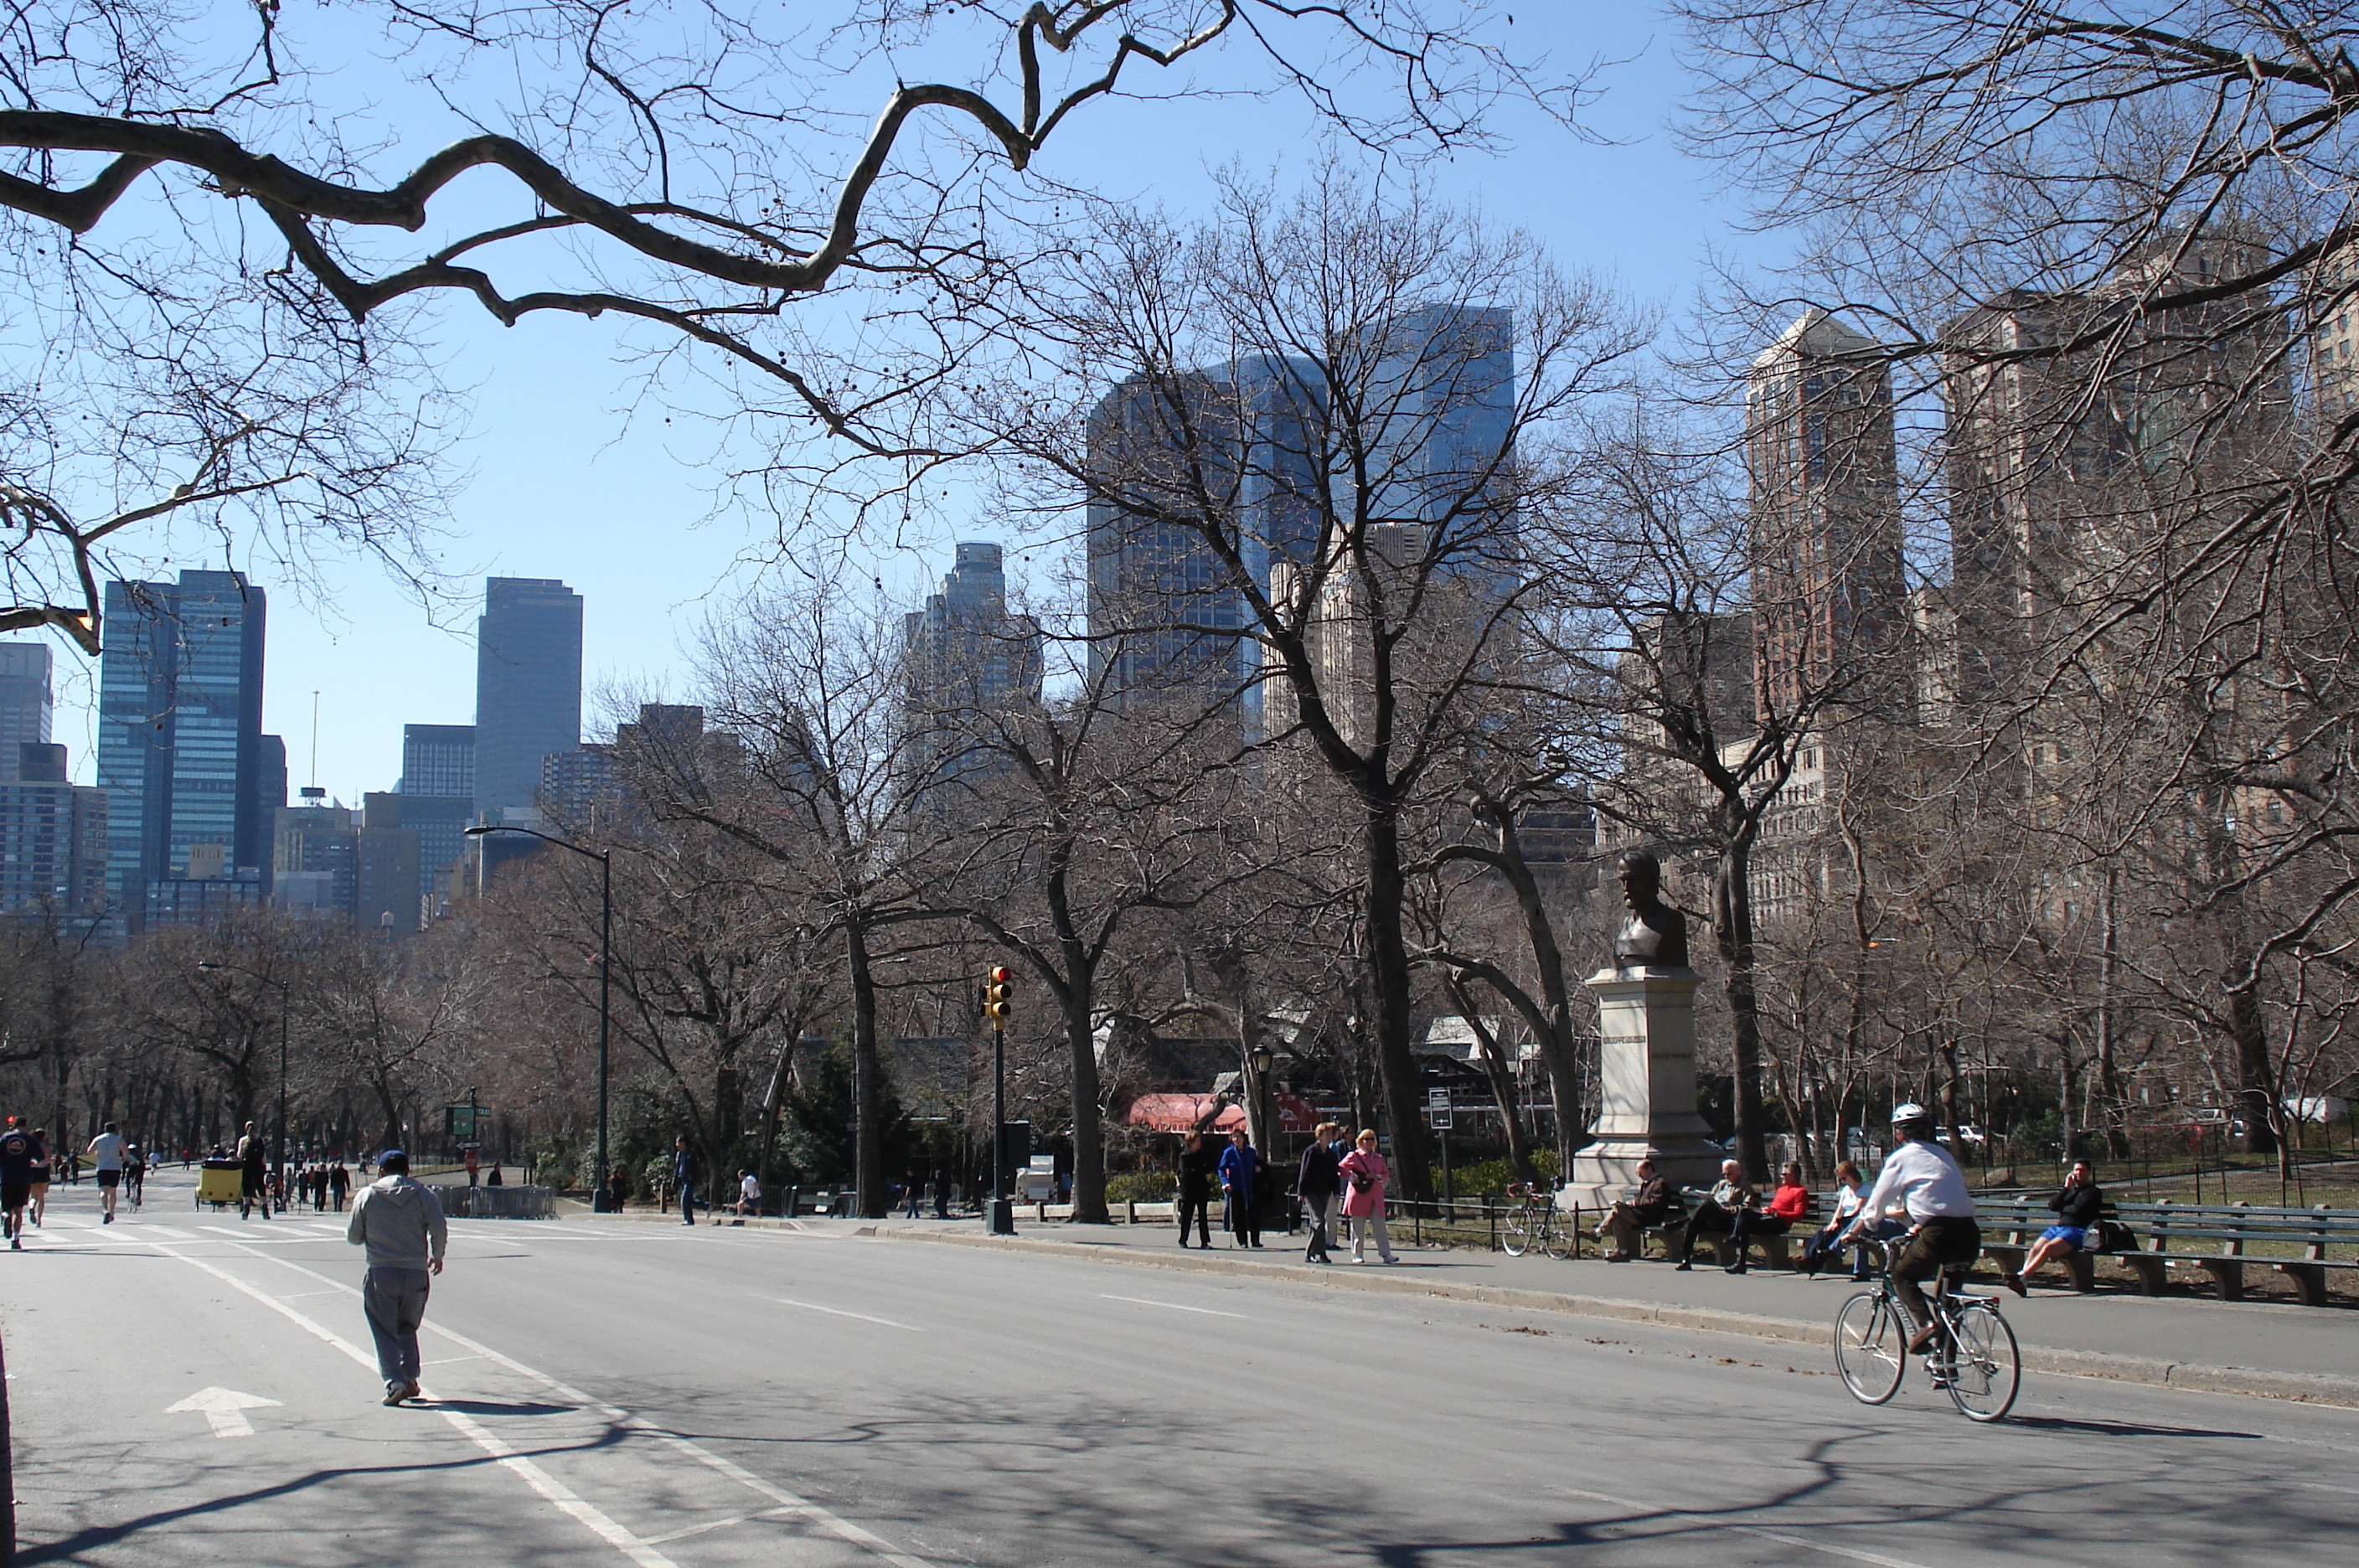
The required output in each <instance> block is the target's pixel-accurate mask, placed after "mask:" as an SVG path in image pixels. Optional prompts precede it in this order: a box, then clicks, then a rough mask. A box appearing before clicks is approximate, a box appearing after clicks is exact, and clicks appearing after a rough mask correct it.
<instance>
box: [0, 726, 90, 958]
mask: <svg viewBox="0 0 2359 1568" xmlns="http://www.w3.org/2000/svg"><path fill="white" fill-rule="evenodd" d="M105 905H106V791H105V790H103V789H91V788H89V787H87V786H82V785H74V784H69V783H67V782H66V748H65V747H64V746H52V745H49V744H48V743H47V742H42V741H20V742H18V743H17V745H16V768H15V769H14V771H13V774H12V776H11V777H10V778H8V779H5V780H0V914H5V915H22V914H31V913H36V912H39V913H47V914H51V915H74V916H86V915H92V914H96V913H98V912H100V911H101V910H103V909H104V908H105Z"/></svg>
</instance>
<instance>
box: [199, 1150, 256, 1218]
mask: <svg viewBox="0 0 2359 1568" xmlns="http://www.w3.org/2000/svg"><path fill="white" fill-rule="evenodd" d="M244 1197H245V1167H244V1166H243V1165H240V1164H239V1163H238V1162H237V1161H236V1160H206V1161H205V1163H204V1169H203V1170H201V1171H199V1172H198V1173H197V1207H199V1208H203V1207H204V1206H205V1205H206V1204H207V1203H211V1204H212V1206H213V1207H215V1208H217V1209H225V1208H227V1207H228V1206H229V1205H230V1204H232V1203H237V1202H238V1201H239V1200H241V1199H243V1198H244Z"/></svg>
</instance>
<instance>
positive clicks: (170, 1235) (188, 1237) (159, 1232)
mask: <svg viewBox="0 0 2359 1568" xmlns="http://www.w3.org/2000/svg"><path fill="white" fill-rule="evenodd" d="M139 1234H140V1235H141V1236H163V1237H164V1238H165V1239H167V1240H168V1241H194V1240H196V1239H197V1237H196V1233H195V1232H193V1231H185V1230H174V1229H173V1228H172V1227H171V1226H170V1225H141V1226H140V1227H139Z"/></svg>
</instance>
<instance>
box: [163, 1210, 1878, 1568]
mask: <svg viewBox="0 0 2359 1568" xmlns="http://www.w3.org/2000/svg"><path fill="white" fill-rule="evenodd" d="M171 1256H173V1257H179V1256H180V1255H179V1254H178V1253H174V1254H172V1255H171ZM255 1257H256V1258H260V1259H261V1260H262V1261H263V1262H265V1263H276V1264H277V1265H278V1267H280V1268H281V1269H293V1270H294V1271H295V1272H296V1273H298V1274H300V1275H302V1276H304V1277H305V1278H306V1279H317V1280H318V1281H320V1283H321V1284H322V1285H333V1286H335V1288H336V1289H337V1290H342V1291H343V1292H344V1293H345V1294H346V1295H349V1296H357V1295H359V1294H360V1292H359V1291H358V1290H353V1288H352V1287H351V1286H350V1285H345V1284H342V1283H339V1282H338V1281H336V1280H334V1279H329V1278H328V1277H327V1276H326V1275H325V1274H315V1273H313V1272H312V1271H311V1270H310V1269H306V1268H304V1267H303V1266H302V1265H301V1264H299V1263H290V1262H288V1260H287V1259H286V1258H272V1257H269V1256H267V1255H266V1254H263V1253H258V1252H257V1253H255ZM187 1261H189V1262H190V1263H196V1262H197V1260H196V1259H195V1258H189V1259H187ZM197 1266H198V1267H199V1268H203V1267H205V1266H204V1265H203V1264H201V1263H200V1264H198V1265H197ZM223 1278H225V1279H226V1278H229V1277H228V1276H226V1275H224V1276H223ZM232 1282H233V1283H235V1281H234V1280H233V1281H232ZM239 1289H241V1290H244V1289H245V1286H243V1285H241V1286H239ZM262 1299H265V1300H266V1299H267V1298H262ZM278 1310H279V1311H280V1312H286V1313H288V1315H289V1316H292V1317H296V1318H297V1319H298V1321H299V1322H301V1323H305V1324H306V1325H307V1326H311V1327H312V1331H313V1332H314V1333H325V1332H326V1331H325V1330H322V1329H320V1328H318V1327H317V1326H316V1325H312V1324H311V1323H310V1319H308V1318H303V1317H301V1315H300V1314H299V1313H297V1312H295V1311H294V1309H293V1308H291V1307H280V1308H279V1309H278ZM426 1332H427V1333H429V1334H440V1335H441V1336H442V1337H443V1338H444V1339H447V1340H449V1341H450V1342H451V1344H453V1345H459V1346H460V1347H462V1349H466V1350H472V1351H473V1352H474V1353H475V1354H476V1355H478V1356H482V1357H484V1359H485V1360H486V1361H491V1362H494V1363H496V1364H497V1365H499V1366H502V1367H506V1368H507V1369H508V1370H509V1371H511V1372H513V1373H515V1374H516V1376H517V1377H528V1378H530V1379H531V1380H532V1381H534V1382H536V1383H538V1384H539V1385H540V1386H541V1387H542V1388H547V1389H548V1390H549V1392H550V1393H553V1394H555V1395H557V1396H558V1397H559V1398H560V1399H571V1400H572V1401H573V1402H574V1403H575V1404H577V1405H580V1406H582V1408H583V1409H585V1410H595V1411H597V1412H598V1413H599V1414H600V1415H602V1416H604V1417H605V1418H606V1419H607V1420H608V1421H614V1422H616V1423H618V1424H620V1425H622V1426H625V1427H628V1428H629V1429H630V1430H631V1431H633V1432H645V1433H647V1435H648V1436H649V1437H652V1438H654V1439H655V1440H656V1441H657V1442H658V1443H662V1444H663V1445H664V1446H665V1447H667V1448H669V1449H670V1450H672V1451H673V1452H674V1453H676V1454H685V1455H687V1456H688V1457H689V1458H690V1459H693V1460H695V1461H696V1462H697V1463H698V1464H699V1465H703V1466H705V1467H706V1468H707V1469H710V1470H712V1471H715V1472H717V1473H719V1474H721V1475H726V1476H727V1477H728V1478H729V1479H731V1480H732V1481H734V1482H736V1483H737V1484H738V1485H739V1486H743V1487H745V1489H746V1490H748V1491H750V1492H753V1493H756V1494H757V1495H758V1496H761V1497H767V1498H769V1499H770V1501H771V1502H773V1503H776V1504H777V1508H775V1509H773V1510H771V1511H772V1512H774V1513H780V1514H794V1515H798V1516H799V1517H801V1518H803V1519H809V1520H810V1521H811V1522H812V1523H813V1524H815V1525H818V1526H819V1527H820V1528H821V1529H822V1530H827V1531H829V1532H831V1533H832V1534H833V1535H835V1536H836V1537H838V1538H839V1539H841V1540H843V1541H850V1542H851V1543H852V1544H853V1545H854V1546H857V1547H860V1548H862V1549H863V1550H864V1551H867V1552H874V1553H875V1555H877V1556H878V1557H881V1558H883V1559H884V1560H885V1561H886V1562H887V1563H892V1564H893V1568H936V1565H935V1564H933V1563H929V1562H927V1561H926V1560H925V1559H924V1558H922V1557H915V1556H912V1555H910V1554H909V1553H908V1552H903V1551H902V1550H901V1549H900V1548H898V1547H897V1546H895V1545H894V1544H893V1543H892V1542H891V1541H887V1540H886V1539H885V1538H884V1537H883V1536H881V1535H878V1534H877V1533H876V1532H875V1531H874V1530H864V1529H863V1528H862V1527H860V1526H859V1525H856V1524H854V1523H853V1522H852V1521H851V1520H850V1519H845V1518H843V1516H841V1515H839V1514H833V1513H830V1512H829V1511H828V1510H827V1509H825V1508H821V1507H820V1506H819V1505H818V1504H817V1503H814V1502H812V1501H811V1500H810V1498H808V1497H797V1496H796V1495H795V1494H794V1493H792V1492H789V1491H788V1490H787V1489H786V1488H785V1487H784V1486H774V1485H772V1484H771V1483H770V1482H768V1481H766V1480H764V1479H763V1478H762V1477H761V1476H759V1475H755V1474H754V1473H753V1472H752V1471H751V1470H748V1469H746V1468H745V1466H744V1465H740V1464H738V1463H737V1462H736V1461H735V1460H734V1459H728V1458H724V1457H723V1456H722V1455H721V1454H715V1453H713V1452H712V1450H711V1449H709V1448H706V1447H704V1446H703V1445H702V1444H701V1443H691V1442H690V1441H689V1440H688V1439H687V1438H684V1437H682V1436H680V1435H679V1433H678V1432H668V1431H666V1430H665V1429H664V1428H662V1427H659V1426H658V1425H656V1423H655V1422H653V1421H649V1420H647V1417H645V1416H643V1415H639V1414H636V1413H635V1412H633V1411H630V1410H624V1409H623V1408H622V1407H621V1406H619V1405H610V1404H607V1403H606V1402H605V1401H604V1400H603V1399H592V1398H591V1397H590V1396H589V1395H588V1394H585V1393H583V1392H582V1390H581V1389H579V1388H574V1387H573V1386H572V1385H571V1384H570V1383H560V1382H559V1381H558V1380H557V1379H556V1378H554V1377H550V1376H549V1374H548V1373H546V1372H543V1371H541V1370H539V1369H538V1367H527V1366H526V1365H525V1364H524V1363H523V1362H521V1361H518V1360H516V1358H515V1357H514V1356H503V1355H501V1354H500V1353H499V1352H498V1351H496V1350H494V1349H493V1348H492V1347H491V1346H490V1345H485V1344H484V1343H483V1342H481V1341H480V1340H473V1339H469V1338H468V1337H467V1336H466V1335H465V1334H461V1333H459V1332H458V1331H457V1330H456V1329H449V1328H444V1327H443V1326H442V1325H441V1324H440V1323H428V1324H427V1325H426ZM351 1354H353V1355H354V1356H358V1355H359V1352H358V1351H352V1352H351ZM370 1365H371V1366H374V1365H375V1363H374V1362H371V1363H370ZM1912 1568H1913V1565H1912Z"/></svg>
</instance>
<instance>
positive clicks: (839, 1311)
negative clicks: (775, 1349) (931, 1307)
mask: <svg viewBox="0 0 2359 1568" xmlns="http://www.w3.org/2000/svg"><path fill="white" fill-rule="evenodd" d="M769 1300H771V1301H776V1302H777V1303H778V1305H780V1306H782V1307H800V1308H802V1310H803V1311H805V1312H825V1313H826V1314H827V1315H828V1316H830V1317H832V1318H858V1319H859V1320H860V1321H861V1322H862V1323H883V1324H884V1325H885V1326H886V1328H898V1329H907V1330H908V1332H909V1333H911V1334H923V1333H925V1332H926V1331H925V1330H924V1329H921V1328H919V1327H918V1326H917V1325H916V1324H915V1323H895V1322H894V1321H893V1320H892V1319H891V1318H873V1317H870V1316H869V1315H868V1314H867V1313H866V1312H845V1311H844V1310H843V1308H842V1307H822V1306H821V1305H820V1304H819V1303H818V1302H816V1301H789V1300H788V1299H787V1298H786V1297H784V1296H772V1297H770V1298H769Z"/></svg>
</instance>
